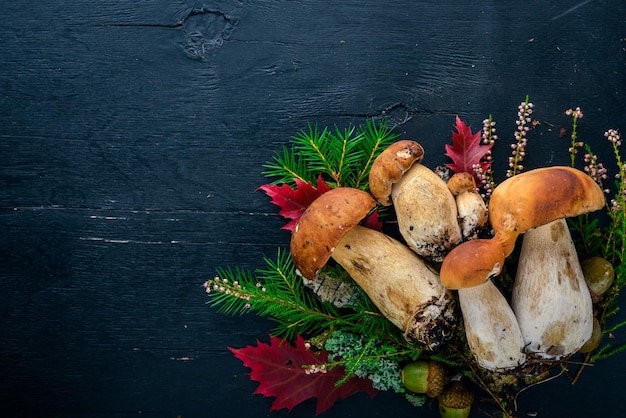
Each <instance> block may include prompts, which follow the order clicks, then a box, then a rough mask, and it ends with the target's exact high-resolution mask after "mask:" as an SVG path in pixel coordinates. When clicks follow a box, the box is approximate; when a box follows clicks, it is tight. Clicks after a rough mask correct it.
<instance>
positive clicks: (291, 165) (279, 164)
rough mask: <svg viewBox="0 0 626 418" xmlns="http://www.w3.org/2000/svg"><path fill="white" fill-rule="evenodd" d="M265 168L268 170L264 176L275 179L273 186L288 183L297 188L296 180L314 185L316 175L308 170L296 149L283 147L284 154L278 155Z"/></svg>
mask: <svg viewBox="0 0 626 418" xmlns="http://www.w3.org/2000/svg"><path fill="white" fill-rule="evenodd" d="M263 167H264V168H265V169H266V170H265V171H264V172H263V175H264V176H266V177H270V178H274V179H275V180H274V181H272V184H281V183H287V184H290V185H291V186H295V182H294V179H299V180H302V181H304V182H309V183H314V182H315V180H316V178H315V173H314V172H312V171H309V170H308V169H307V166H306V163H305V161H304V160H303V159H301V158H299V157H298V154H297V153H296V150H295V148H294V147H287V146H283V152H282V154H280V153H276V155H274V159H273V160H272V161H270V162H268V163H266V164H265V165H263Z"/></svg>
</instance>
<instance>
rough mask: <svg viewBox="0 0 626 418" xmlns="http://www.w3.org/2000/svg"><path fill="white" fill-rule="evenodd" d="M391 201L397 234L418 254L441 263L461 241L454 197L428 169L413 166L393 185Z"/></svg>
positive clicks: (422, 166)
mask: <svg viewBox="0 0 626 418" xmlns="http://www.w3.org/2000/svg"><path fill="white" fill-rule="evenodd" d="M391 199H392V201H393V205H394V209H395V212H396V216H397V218H398V228H399V230H400V233H401V234H402V236H403V237H404V239H405V240H406V242H407V244H408V246H409V247H410V248H411V249H412V250H413V251H415V252H416V253H417V254H418V255H420V256H422V257H425V258H428V259H430V260H433V261H442V260H443V257H444V256H445V255H446V254H447V253H448V251H450V249H451V248H452V247H454V246H455V245H456V244H458V243H459V242H460V241H461V230H460V228H459V224H458V221H457V208H456V202H455V200H454V196H452V193H450V191H449V190H448V187H447V185H446V183H445V182H444V181H443V180H442V179H441V177H439V176H438V175H437V174H435V173H434V172H433V171H432V170H430V169H429V168H427V167H425V166H424V165H422V164H413V166H412V167H411V168H410V169H409V170H408V171H407V172H406V173H404V175H403V176H402V178H401V179H400V180H399V181H398V182H397V183H395V184H394V185H393V188H392V190H391Z"/></svg>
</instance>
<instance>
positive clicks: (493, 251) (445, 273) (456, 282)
mask: <svg viewBox="0 0 626 418" xmlns="http://www.w3.org/2000/svg"><path fill="white" fill-rule="evenodd" d="M503 266H504V253H503V252H502V245H501V244H500V242H499V240H498V239H497V238H492V239H474V240H471V241H466V242H464V243H463V244H461V245H459V246H457V247H455V248H454V249H452V251H450V253H449V254H448V255H447V256H446V258H444V259H443V263H442V264H441V270H440V272H439V278H440V280H441V284H442V285H443V286H444V287H446V288H448V289H452V290H455V289H466V288H470V287H474V286H478V285H481V284H483V283H485V282H486V281H488V280H489V279H490V278H491V277H493V276H497V275H498V274H500V271H501V270H502V267H503Z"/></svg>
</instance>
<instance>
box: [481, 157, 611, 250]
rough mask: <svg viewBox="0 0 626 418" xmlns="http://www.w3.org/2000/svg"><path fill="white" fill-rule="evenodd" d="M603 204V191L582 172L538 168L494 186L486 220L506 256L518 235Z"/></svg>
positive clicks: (558, 167) (570, 169) (560, 168)
mask: <svg viewBox="0 0 626 418" xmlns="http://www.w3.org/2000/svg"><path fill="white" fill-rule="evenodd" d="M604 205H605V200H604V192H603V191H602V189H601V188H600V186H598V185H597V184H596V182H595V181H593V179H592V178H591V177H589V176H588V175H587V174H586V173H584V172H582V171H580V170H577V169H575V168H571V167H561V166H556V167H546V168H538V169H535V170H530V171H527V172H525V173H522V174H518V175H516V176H514V177H511V178H509V179H507V180H505V181H503V182H502V183H501V184H499V185H498V186H497V187H496V188H495V189H494V191H493V194H492V195H491V199H490V201H489V222H490V223H491V227H492V228H493V230H494V231H495V232H496V234H498V235H500V237H501V240H502V241H503V243H504V245H505V248H504V255H505V256H508V255H509V254H511V252H512V251H513V248H514V246H515V240H516V238H517V236H518V235H519V234H522V233H524V232H526V231H528V230H529V229H531V228H536V227H538V226H541V225H545V224H547V223H549V222H552V221H555V220H557V219H561V218H569V217H572V216H578V215H581V214H583V213H588V212H593V211H596V210H599V209H602V208H603V207H604Z"/></svg>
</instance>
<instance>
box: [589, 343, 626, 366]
mask: <svg viewBox="0 0 626 418" xmlns="http://www.w3.org/2000/svg"><path fill="white" fill-rule="evenodd" d="M624 351H626V344H620V345H618V346H615V347H614V346H613V345H611V344H605V345H603V346H602V347H600V349H598V350H597V351H596V353H595V354H594V355H593V356H591V361H593V362H595V361H597V360H605V359H607V358H609V357H612V356H614V355H616V354H619V353H623V352H624Z"/></svg>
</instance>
